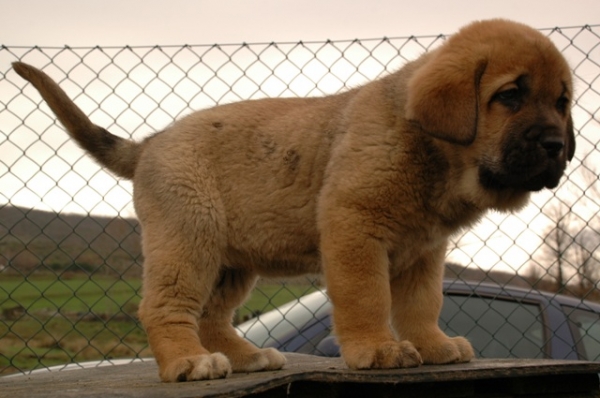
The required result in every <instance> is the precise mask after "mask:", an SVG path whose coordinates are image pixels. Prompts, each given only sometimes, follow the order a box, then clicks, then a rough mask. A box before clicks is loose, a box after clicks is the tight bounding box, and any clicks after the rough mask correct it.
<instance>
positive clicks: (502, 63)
mask: <svg viewBox="0 0 600 398" xmlns="http://www.w3.org/2000/svg"><path fill="white" fill-rule="evenodd" d="M14 69H15V70H16V71H17V73H18V74H19V75H21V76H22V77H23V78H25V79H27V80H28V81H30V82H31V83H32V84H33V85H34V86H35V87H36V88H37V89H38V90H39V92H40V93H41V95H42V97H43V98H44V99H45V100H46V101H47V103H48V104H49V106H50V107H51V108H52V110H53V111H54V112H55V113H56V115H57V117H58V118H59V120H60V121H61V122H62V124H63V125H64V126H65V127H66V129H67V131H68V132H69V134H70V135H71V137H73V138H74V139H75V140H76V141H77V142H78V143H79V145H81V147H83V148H84V149H85V150H87V151H88V152H89V153H90V154H91V155H92V156H93V157H94V158H95V159H96V160H97V161H98V162H99V163H100V164H102V165H103V166H105V167H106V168H107V169H109V170H111V171H112V172H114V173H115V174H116V175H118V176H120V177H123V178H127V179H132V180H133V185H134V203H135V208H136V212H137V215H138V217H139V220H140V223H141V225H142V230H143V234H142V239H143V250H144V257H145V264H144V298H143V300H142V303H141V306H140V312H139V315H140V319H141V321H142V323H143V325H144V327H145V329H146V331H147V333H148V337H149V341H150V345H151V347H152V350H153V352H154V355H155V356H156V360H157V362H158V365H159V369H160V377H161V379H162V380H164V381H183V380H202V379H212V378H220V377H226V376H227V375H229V374H230V373H231V372H232V371H234V372H250V371H258V370H267V369H279V368H281V367H282V366H283V365H284V363H285V358H284V356H283V355H282V354H280V353H279V352H278V351H276V350H274V349H258V348H256V347H254V346H253V345H252V344H250V343H249V342H247V341H245V340H244V339H242V338H240V337H238V335H237V334H236V332H235V329H234V328H233V327H232V325H231V318H232V315H233V311H234V310H235V308H236V307H238V306H239V305H240V304H242V303H243V301H244V299H245V298H246V296H247V295H248V292H249V291H250V290H251V289H252V287H253V286H254V283H255V281H256V279H257V278H258V276H259V275H262V276H267V277H269V276H283V275H299V274H303V273H307V272H318V271H324V273H325V277H326V282H327V287H328V292H329V295H330V296H331V299H332V301H333V305H334V313H333V316H334V323H335V330H336V333H337V336H338V338H339V342H340V345H341V349H342V355H343V357H344V360H345V361H346V363H347V364H348V366H349V367H351V368H355V369H373V368H396V367H409V366H418V365H420V364H421V363H428V364H444V363H452V362H466V361H469V360H470V359H471V358H472V357H473V350H472V348H471V345H470V344H469V342H468V341H467V340H466V339H464V338H462V337H455V338H449V337H448V336H446V335H445V334H444V333H443V332H442V331H441V330H440V329H439V328H438V325H437V318H438V315H439V312H440V307H441V305H442V275H443V263H444V256H445V253H446V247H447V242H448V239H449V237H450V236H451V235H452V234H454V233H455V232H457V231H459V230H462V229H464V228H467V227H469V226H471V225H472V224H473V223H475V222H476V221H477V220H478V219H479V218H480V217H481V216H482V215H483V214H484V213H485V212H486V211H487V210H488V209H495V210H499V211H513V210H516V209H519V208H520V207H522V206H523V205H524V204H525V203H526V202H527V200H528V198H529V195H530V192H532V191H538V190H541V189H543V188H553V187H556V186H557V184H558V183H559V180H560V178H561V176H562V174H563V171H564V169H565V166H566V163H567V161H569V160H570V159H571V158H572V157H573V154H574V150H575V142H574V136H573V127H572V122H571V113H570V108H571V100H572V95H573V94H572V93H573V83H572V78H571V73H570V69H569V66H568V65H567V62H566V61H565V60H564V58H563V57H562V56H561V54H560V52H559V51H558V50H557V49H556V47H555V46H554V45H553V44H552V43H551V41H550V40H549V39H548V38H546V37H545V36H543V35H542V34H540V33H539V32H538V31H536V30H534V29H532V28H529V27H527V26H524V25H521V24H518V23H514V22H510V21H506V20H490V21H483V22H475V23H473V24H471V25H468V26H467V27H465V28H463V29H462V30H460V31H459V32H458V33H456V34H455V35H453V36H451V37H450V38H449V39H448V40H447V41H446V42H445V43H444V44H443V45H442V46H440V47H439V48H438V49H436V50H434V51H431V52H430V53H427V54H425V55H423V56H421V57H420V58H419V59H417V60H416V61H414V62H411V63H408V64H407V65H406V66H404V67H403V68H402V69H400V70H399V71H397V72H396V73H393V74H391V75H389V76H387V77H384V78H382V79H379V80H376V81H374V82H371V83H369V84H366V85H364V86H362V87H360V88H356V89H353V90H350V91H348V92H345V93H343V94H339V95H332V96H327V97H323V98H303V99H300V98H297V99H263V100H256V101H244V102H239V103H235V104H230V105H224V106H218V107H215V108H212V109H207V110H203V111H200V112H197V113H194V114H192V115H190V116H187V117H185V118H183V119H181V120H179V121H177V122H176V123H174V124H173V125H172V126H170V127H168V128H167V129H166V130H165V131H163V132H161V133H158V134H155V135H152V136H151V137H149V138H147V139H145V140H144V141H142V142H139V143H138V142H132V141H129V140H125V139H123V138H119V137H117V136H115V135H112V134H111V133H109V132H108V131H106V130H104V129H103V128H101V127H98V126H96V125H94V124H92V123H91V122H90V121H89V119H88V118H87V117H86V115H84V114H83V113H82V112H81V111H80V110H79V109H78V108H77V106H76V105H75V104H74V103H73V102H72V101H71V100H70V99H69V98H67V96H66V95H65V93H64V92H63V91H62V90H61V89H60V88H59V87H58V86H57V85H56V84H55V83H54V82H53V81H52V80H51V79H50V78H49V77H48V76H46V75H45V74H44V73H43V72H41V71H39V70H37V69H35V68H33V67H31V66H28V65H26V64H23V63H15V64H14ZM390 325H391V327H390Z"/></svg>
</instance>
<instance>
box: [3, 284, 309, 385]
mask: <svg viewBox="0 0 600 398" xmlns="http://www.w3.org/2000/svg"><path fill="white" fill-rule="evenodd" d="M140 286H141V280H140V279H139V278H124V279H115V278H114V277H110V276H107V275H92V276H90V275H86V274H83V273H71V274H66V275H63V276H61V277H59V276H57V275H54V274H51V273H48V274H40V275H30V276H28V277H27V279H25V278H23V277H20V276H7V275H2V276H1V277H0V311H2V315H0V375H2V374H8V373H13V372H15V371H19V370H29V369H36V368H40V367H46V366H53V365H58V364H64V363H68V362H82V361H89V360H98V359H104V358H124V357H126V358H131V357H136V356H140V357H147V356H151V352H150V350H149V348H148V346H147V341H146V335H145V333H144V331H143V329H142V327H141V326H140V324H139V323H138V322H137V320H136V312H137V307H138V304H139V301H140ZM314 290H315V289H314V287H312V286H311V285H309V284H285V285H282V284H276V283H271V284H266V283H261V284H260V285H259V286H258V288H257V289H255V290H254V292H253V293H252V295H251V296H250V298H249V300H248V302H247V303H246V304H245V305H244V306H243V307H242V308H240V309H239V310H238V317H237V318H238V320H242V319H243V318H244V317H248V316H251V314H254V313H264V312H266V311H269V310H270V309H272V308H275V307H278V306H280V305H282V304H284V303H287V302H288V301H290V300H294V299H296V298H298V297H301V296H303V295H305V294H307V293H309V292H311V291H314ZM20 307H22V308H23V309H24V312H23V310H22V309H21V308H20ZM11 310H12V311H16V312H12V313H11ZM19 311H21V312H19ZM11 314H12V315H11ZM15 314H16V315H15Z"/></svg>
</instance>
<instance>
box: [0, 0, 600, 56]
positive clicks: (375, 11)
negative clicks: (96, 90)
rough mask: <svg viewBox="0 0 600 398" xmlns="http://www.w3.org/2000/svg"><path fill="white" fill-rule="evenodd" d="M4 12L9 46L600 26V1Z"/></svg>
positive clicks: (3, 3)
mask: <svg viewBox="0 0 600 398" xmlns="http://www.w3.org/2000/svg"><path fill="white" fill-rule="evenodd" d="M567 4H568V5H567ZM0 10H1V12H0V44H4V45H11V46H17V45H25V46H29V45H38V46H63V45H69V46H95V45H102V46H108V45H117V46H121V45H131V46H133V45H154V44H159V45H169V44H213V43H219V44H223V43H239V42H248V43H251V42H271V41H279V42H281V41H299V40H304V41H310V40H326V39H331V40H340V39H354V38H361V39H365V38H371V37H376V38H379V37H383V36H387V37H395V36H410V35H429V34H432V35H435V34H439V33H445V34H448V33H452V32H454V31H456V30H457V29H458V28H459V27H460V26H462V25H464V24H466V23H468V22H470V21H472V20H476V19H487V18H498V17H501V18H509V19H513V20H517V21H520V22H523V23H527V24H529V25H532V26H533V27H536V28H552V27H555V26H573V25H585V24H597V23H600V1H599V0H570V1H568V2H567V1H565V0H502V1H498V0H485V1H483V0H462V1H460V0H459V1H449V0H422V1H418V2H417V1H402V0H330V1H328V0H302V1H299V0H296V1H291V0H237V1H231V0H218V1H217V0H195V1H192V0H169V1H159V0H52V1H49V0H19V1H16V0H0ZM0 67H1V65H0Z"/></svg>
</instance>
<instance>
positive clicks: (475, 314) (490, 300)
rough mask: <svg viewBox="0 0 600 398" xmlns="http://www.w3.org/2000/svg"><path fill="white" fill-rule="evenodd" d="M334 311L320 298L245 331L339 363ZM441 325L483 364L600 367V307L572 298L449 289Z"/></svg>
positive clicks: (458, 284)
mask: <svg viewBox="0 0 600 398" xmlns="http://www.w3.org/2000/svg"><path fill="white" fill-rule="evenodd" d="M331 309H332V305H331V302H330V301H329V298H328V297H327V294H326V293H325V292H324V291H316V292H314V293H311V294H308V295H306V296H303V297H301V298H299V299H298V300H294V301H292V302H290V303H287V304H285V305H283V306H281V307H279V308H277V309H274V310H272V311H270V312H267V313H265V314H262V315H260V316H258V317H255V318H252V319H250V320H248V321H246V322H244V323H242V324H240V325H238V326H237V329H238V332H239V333H240V335H242V336H244V337H245V338H246V339H248V340H249V341H251V342H253V343H254V344H256V345H257V346H259V347H274V348H277V349H278V350H280V351H284V352H298V353H305V354H313V355H321V356H339V355H340V352H339V346H338V345H337V342H336V340H335V336H334V335H333V334H332V320H331ZM439 325H440V327H441V328H442V330H444V331H445V332H446V334H448V335H449V336H459V335H460V336H465V337H467V338H468V339H469V340H470V341H471V343H472V344H473V348H474V349H475V353H476V356H477V357H479V358H553V359H582V360H591V361H600V305H599V304H596V303H592V302H588V301H582V300H578V299H575V298H572V297H567V296H562V295H555V294H549V293H543V292H539V291H536V290H528V289H521V288H516V287H510V286H498V285H493V284H488V283H476V282H464V281H455V280H453V281H450V280H447V281H445V282H444V305H443V308H442V313H441V316H440V319H439Z"/></svg>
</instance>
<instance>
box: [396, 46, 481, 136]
mask: <svg viewBox="0 0 600 398" xmlns="http://www.w3.org/2000/svg"><path fill="white" fill-rule="evenodd" d="M469 64H470V65H469ZM486 66H487V63H486V62H485V61H479V62H474V60H472V61H470V62H469V61H466V60H464V59H458V56H457V54H456V53H448V52H442V53H438V54H436V56H434V57H432V58H430V59H429V60H428V61H427V63H426V64H425V65H423V66H422V67H421V68H419V69H418V70H417V71H416V72H415V73H414V75H413V76H412V77H411V78H410V79H409V81H408V97H407V102H406V108H405V111H406V118H407V119H408V120H409V122H411V123H413V124H415V125H416V126H417V127H418V128H419V129H421V130H423V131H424V132H426V133H428V134H429V135H431V136H433V137H435V138H439V139H442V140H445V141H448V142H451V143H455V144H460V145H469V144H471V143H472V142H473V141H474V140H475V136H476V135H477V121H478V116H479V83H480V81H481V77H482V76H483V73H484V72H485V68H486Z"/></svg>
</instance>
